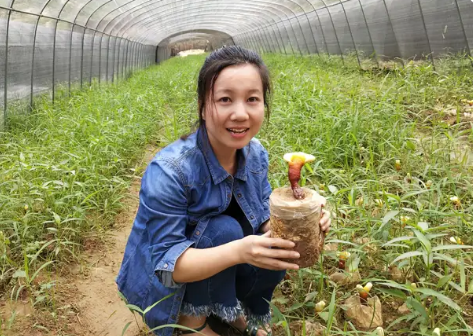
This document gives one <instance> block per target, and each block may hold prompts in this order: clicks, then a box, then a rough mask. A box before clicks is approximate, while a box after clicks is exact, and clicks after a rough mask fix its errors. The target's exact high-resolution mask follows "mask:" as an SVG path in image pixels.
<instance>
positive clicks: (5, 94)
mask: <svg viewBox="0 0 473 336" xmlns="http://www.w3.org/2000/svg"><path fill="white" fill-rule="evenodd" d="M14 4H15V0H11V3H10V8H13V5H14ZM11 12H12V10H11V9H10V10H9V11H8V16H7V31H6V40H5V72H4V74H5V78H4V80H5V82H4V85H3V90H4V92H3V127H5V125H6V124H7V110H8V102H7V100H8V48H9V45H8V38H9V35H10V19H11Z"/></svg>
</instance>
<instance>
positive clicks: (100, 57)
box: [82, 1, 111, 86]
mask: <svg viewBox="0 0 473 336" xmlns="http://www.w3.org/2000/svg"><path fill="white" fill-rule="evenodd" d="M110 2H111V1H106V2H104V3H103V4H101V5H100V6H98V7H97V8H96V9H95V10H94V11H93V12H92V13H90V15H89V17H88V18H87V21H86V22H85V26H86V27H87V26H88V25H89V22H90V19H91V18H92V17H93V16H94V15H95V13H97V12H98V11H99V10H100V9H101V8H103V6H105V5H106V4H107V3H110ZM96 28H97V27H96ZM101 34H102V35H101V36H100V44H99V48H100V49H99V85H100V77H101V75H102V74H101V72H100V71H101V66H100V65H101V63H102V39H103V35H104V33H101ZM96 35H97V30H94V36H93V38H92V55H91V57H90V76H89V86H90V85H92V73H93V69H94V68H93V62H94V43H95V36H96ZM84 38H85V34H84V36H83V37H82V45H83V44H84Z"/></svg>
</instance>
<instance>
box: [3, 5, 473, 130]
mask: <svg viewBox="0 0 473 336" xmlns="http://www.w3.org/2000/svg"><path fill="white" fill-rule="evenodd" d="M217 35H218V36H219V39H218V42H217V43H216V44H215V43H214V44H213V46H214V47H215V45H222V44H234V43H236V44H241V45H243V46H246V47H248V48H252V49H255V50H257V51H259V52H262V53H264V52H278V53H285V54H298V55H304V54H318V53H327V54H330V55H334V54H341V55H343V54H346V53H354V54H356V55H357V56H358V58H359V59H362V58H367V57H369V58H371V59H373V60H377V61H378V60H380V59H385V58H394V57H402V58H405V59H408V58H421V57H430V58H431V59H432V60H434V58H435V57H437V56H440V55H443V54H445V53H457V52H463V53H468V54H470V50H471V46H472V45H473V2H472V1H471V0H344V1H343V0H0V104H1V106H3V113H1V115H3V116H4V117H5V116H7V110H8V109H9V108H10V109H13V107H16V106H17V105H18V104H20V103H19V102H21V104H24V106H26V107H28V106H31V105H32V104H33V103H34V97H35V96H36V95H37V94H38V93H44V92H48V93H49V94H50V95H51V98H52V99H54V98H55V97H56V96H57V94H59V93H61V94H62V93H67V92H69V91H70V89H71V88H72V86H83V85H89V84H90V83H92V81H98V82H101V81H113V80H115V79H117V78H123V77H126V76H128V75H129V73H130V72H131V71H133V70H135V69H138V68H141V67H145V66H148V65H150V64H153V63H154V62H156V61H158V62H159V61H161V60H164V59H166V58H169V57H170V56H171V47H170V45H171V44H172V43H173V42H176V41H182V40H184V39H189V38H193V37H195V38H203V37H205V38H207V37H208V39H212V38H216V36H217ZM21 104H20V105H21ZM24 106H23V107H24ZM23 107H22V106H20V108H23ZM1 118H2V117H0V123H1V124H3V122H2V121H4V120H1Z"/></svg>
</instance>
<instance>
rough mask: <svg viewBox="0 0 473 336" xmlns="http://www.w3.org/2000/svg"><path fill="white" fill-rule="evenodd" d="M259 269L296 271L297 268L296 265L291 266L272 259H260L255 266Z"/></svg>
mask: <svg viewBox="0 0 473 336" xmlns="http://www.w3.org/2000/svg"><path fill="white" fill-rule="evenodd" d="M255 266H257V267H260V268H265V269H269V270H273V271H282V270H287V269H293V270H298V269H299V266H298V265H296V264H291V263H288V262H285V261H281V260H278V259H273V258H261V259H260V260H258V263H257V265H255Z"/></svg>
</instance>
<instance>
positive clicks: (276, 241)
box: [260, 235, 296, 249]
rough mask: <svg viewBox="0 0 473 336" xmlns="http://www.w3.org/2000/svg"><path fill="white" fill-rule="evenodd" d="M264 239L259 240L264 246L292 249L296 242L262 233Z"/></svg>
mask: <svg viewBox="0 0 473 336" xmlns="http://www.w3.org/2000/svg"><path fill="white" fill-rule="evenodd" d="M262 237H264V239H262V240H261V241H260V244H261V246H264V247H279V248H282V249H292V248H294V246H296V244H294V242H292V241H290V240H286V239H282V238H269V237H267V236H266V235H263V236H262Z"/></svg>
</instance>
